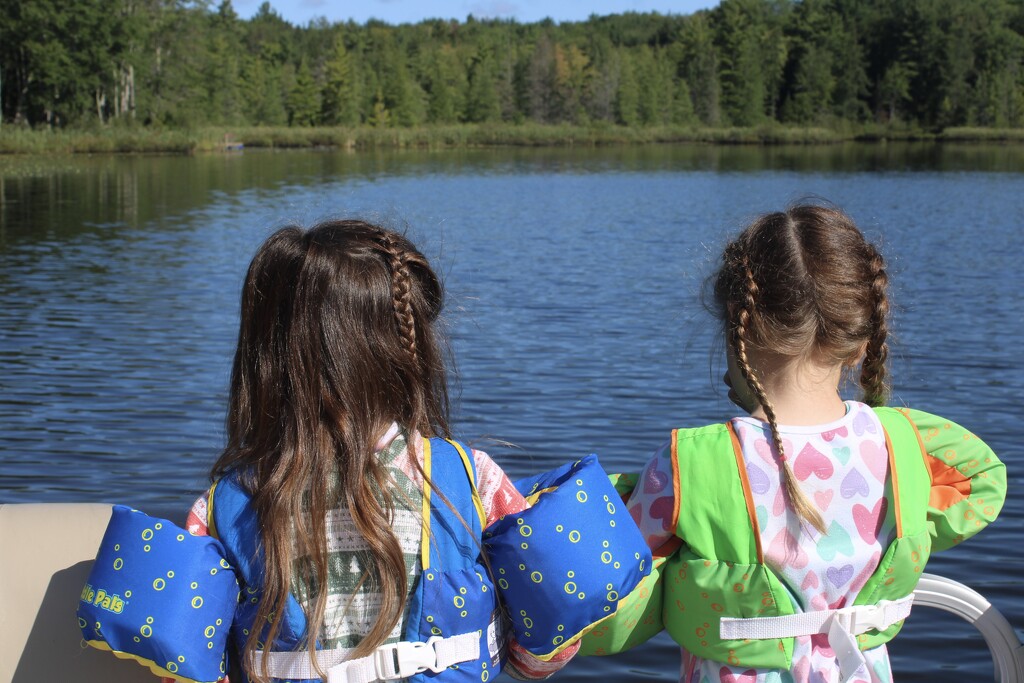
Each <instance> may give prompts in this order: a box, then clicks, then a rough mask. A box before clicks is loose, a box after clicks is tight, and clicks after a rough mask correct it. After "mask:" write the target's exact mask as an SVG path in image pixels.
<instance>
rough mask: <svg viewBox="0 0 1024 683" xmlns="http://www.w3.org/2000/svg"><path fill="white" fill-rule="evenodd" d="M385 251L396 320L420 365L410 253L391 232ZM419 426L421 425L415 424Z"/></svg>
mask: <svg viewBox="0 0 1024 683" xmlns="http://www.w3.org/2000/svg"><path fill="white" fill-rule="evenodd" d="M384 251H385V253H386V254H387V257H388V266H389V267H390V269H391V296H392V298H393V300H394V303H395V322H396V323H397V325H398V333H399V334H400V335H401V337H402V342H403V344H404V346H405V350H406V351H407V352H408V353H409V359H410V360H411V361H412V363H413V366H414V367H418V366H419V355H418V353H417V351H416V317H415V315H414V314H413V310H412V276H411V275H410V273H409V268H408V266H407V259H408V255H407V254H406V252H405V251H404V250H403V249H402V248H401V247H399V246H398V244H397V243H396V242H395V241H394V239H393V238H392V237H391V235H390V234H387V235H385V237H384ZM415 426H417V427H419V425H415Z"/></svg>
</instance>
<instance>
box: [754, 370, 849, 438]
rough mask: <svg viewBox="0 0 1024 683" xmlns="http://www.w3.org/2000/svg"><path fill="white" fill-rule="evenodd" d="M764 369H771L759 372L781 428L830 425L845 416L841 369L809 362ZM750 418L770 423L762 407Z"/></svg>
mask: <svg viewBox="0 0 1024 683" xmlns="http://www.w3.org/2000/svg"><path fill="white" fill-rule="evenodd" d="M765 365H767V366H768V367H762V368H760V373H759V378H760V380H761V385H762V386H763V387H764V390H765V394H767V396H768V399H769V401H771V404H772V408H774V410H775V420H776V422H778V423H779V424H782V425H792V426H802V425H819V424H827V423H829V422H835V421H836V420H839V419H841V418H842V417H843V416H844V415H845V414H846V404H845V403H844V402H843V399H842V398H841V397H840V396H839V381H840V379H841V378H842V370H843V368H842V365H839V364H834V365H823V364H821V363H817V362H815V361H812V360H808V359H799V360H789V361H788V362H779V363H766V364H765ZM751 416H752V417H755V418H757V419H759V420H764V421H767V420H768V416H767V415H765V412H764V409H763V408H762V407H760V406H758V407H757V408H756V409H755V410H754V411H753V412H752V413H751Z"/></svg>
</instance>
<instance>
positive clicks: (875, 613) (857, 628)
mask: <svg viewBox="0 0 1024 683" xmlns="http://www.w3.org/2000/svg"><path fill="white" fill-rule="evenodd" d="M890 606H895V603H894V602H893V601H892V600H880V601H879V602H878V603H877V604H875V605H854V606H853V607H844V608H842V609H837V610H836V612H835V614H834V615H833V616H832V618H833V619H835V620H836V622H838V623H839V625H840V626H842V628H843V630H844V631H846V632H847V633H852V634H854V635H859V634H861V633H865V632H867V631H870V630H871V629H876V630H879V631H881V630H883V629H885V628H888V627H889V626H890V625H891V623H890V621H891V619H890V615H891V612H890V611H889V610H888V609H887V608H889V607H890Z"/></svg>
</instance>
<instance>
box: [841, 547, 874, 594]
mask: <svg viewBox="0 0 1024 683" xmlns="http://www.w3.org/2000/svg"><path fill="white" fill-rule="evenodd" d="M881 558H882V553H881V552H879V551H877V550H876V551H875V552H873V553H871V559H870V560H868V563H867V564H865V565H864V568H863V569H861V570H860V574H857V576H855V577H854V579H853V581H851V582H850V590H849V591H848V592H849V593H850V595H855V594H857V593H858V592H859V591H860V589H861V588H863V587H864V584H866V583H867V582H868V579H870V578H871V575H872V574H874V573H875V568H876V567H878V561H879V560H880V559H881Z"/></svg>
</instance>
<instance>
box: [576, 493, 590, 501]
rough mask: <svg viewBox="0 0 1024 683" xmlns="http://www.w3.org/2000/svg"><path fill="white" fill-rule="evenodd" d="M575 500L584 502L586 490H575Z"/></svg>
mask: <svg viewBox="0 0 1024 683" xmlns="http://www.w3.org/2000/svg"><path fill="white" fill-rule="evenodd" d="M576 500H578V501H579V502H581V503H586V502H587V492H586V491H577V492H576Z"/></svg>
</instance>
